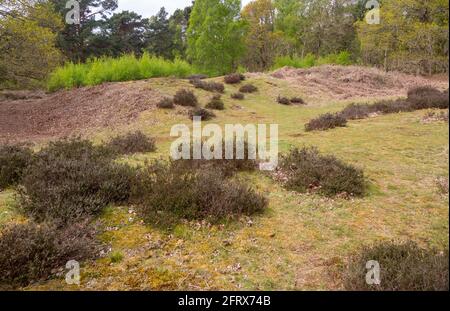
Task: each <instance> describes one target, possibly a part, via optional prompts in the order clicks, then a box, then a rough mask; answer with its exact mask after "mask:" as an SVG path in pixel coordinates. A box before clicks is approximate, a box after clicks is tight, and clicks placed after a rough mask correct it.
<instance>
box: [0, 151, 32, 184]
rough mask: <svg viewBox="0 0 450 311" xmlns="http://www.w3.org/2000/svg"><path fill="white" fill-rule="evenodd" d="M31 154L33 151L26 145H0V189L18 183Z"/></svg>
mask: <svg viewBox="0 0 450 311" xmlns="http://www.w3.org/2000/svg"><path fill="white" fill-rule="evenodd" d="M32 156H33V152H32V151H31V149H29V148H27V147H22V146H17V145H6V146H0V190H1V189H5V188H6V187H9V186H15V185H17V184H18V183H19V181H20V179H21V178H22V175H23V172H24V171H25V169H26V168H27V166H28V164H29V163H30V161H31V158H32Z"/></svg>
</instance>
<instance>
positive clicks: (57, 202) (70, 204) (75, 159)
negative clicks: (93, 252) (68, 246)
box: [19, 139, 133, 225]
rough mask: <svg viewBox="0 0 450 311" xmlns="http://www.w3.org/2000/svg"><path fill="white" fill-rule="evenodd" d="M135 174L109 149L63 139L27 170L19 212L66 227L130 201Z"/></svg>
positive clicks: (22, 184)
mask: <svg viewBox="0 0 450 311" xmlns="http://www.w3.org/2000/svg"><path fill="white" fill-rule="evenodd" d="M105 150H106V151H105ZM132 176H133V172H132V170H131V168H129V167H128V166H126V165H121V164H117V163H114V162H113V161H112V158H111V157H110V152H109V151H108V150H107V149H105V148H102V147H95V146H93V145H92V143H90V142H89V141H85V140H80V139H70V140H61V141H58V142H54V143H51V144H50V145H49V146H48V147H46V148H44V149H42V150H41V151H40V152H38V153H37V154H36V155H35V156H34V159H33V161H32V162H31V163H30V165H29V166H28V167H27V169H26V170H25V172H24V177H23V178H22V183H21V187H20V188H19V201H20V208H21V210H22V211H23V212H24V213H25V214H26V215H28V216H29V217H31V218H32V219H34V220H36V221H38V222H44V221H53V222H56V223H58V224H59V225H64V224H66V223H68V222H72V221H75V220H77V219H80V218H85V217H91V216H95V215H97V214H98V213H100V212H101V210H102V209H103V208H104V207H105V206H107V205H108V204H109V203H114V202H117V203H119V202H124V201H126V200H127V199H128V197H129V193H130V187H131V179H132Z"/></svg>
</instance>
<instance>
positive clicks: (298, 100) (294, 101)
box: [291, 97, 306, 105]
mask: <svg viewBox="0 0 450 311" xmlns="http://www.w3.org/2000/svg"><path fill="white" fill-rule="evenodd" d="M291 103H292V104H297V105H306V102H305V101H304V100H303V99H302V98H300V97H292V98H291Z"/></svg>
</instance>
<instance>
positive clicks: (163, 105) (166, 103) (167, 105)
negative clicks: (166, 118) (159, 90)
mask: <svg viewBox="0 0 450 311" xmlns="http://www.w3.org/2000/svg"><path fill="white" fill-rule="evenodd" d="M157 106H158V108H160V109H174V108H175V104H174V103H173V99H171V98H168V97H165V98H163V99H162V100H160V101H159V102H158V104H157Z"/></svg>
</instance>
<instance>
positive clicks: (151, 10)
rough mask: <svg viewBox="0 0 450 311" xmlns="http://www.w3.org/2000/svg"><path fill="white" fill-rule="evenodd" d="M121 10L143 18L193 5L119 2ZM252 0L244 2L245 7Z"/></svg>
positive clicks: (182, 0) (171, 0) (186, 1)
mask: <svg viewBox="0 0 450 311" xmlns="http://www.w3.org/2000/svg"><path fill="white" fill-rule="evenodd" d="M118 1H119V10H128V11H134V12H136V13H138V14H140V15H142V16H143V17H150V16H152V15H155V14H156V13H157V12H158V11H159V9H160V8H161V7H165V8H166V11H168V12H169V13H173V11H175V9H178V8H184V7H186V6H188V5H190V4H191V2H192V1H191V0H118ZM250 1H251V0H242V4H243V5H245V4H247V3H249V2H250Z"/></svg>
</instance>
